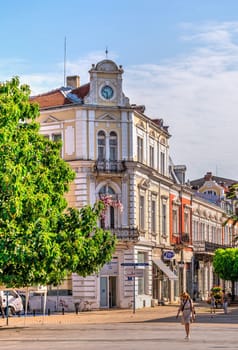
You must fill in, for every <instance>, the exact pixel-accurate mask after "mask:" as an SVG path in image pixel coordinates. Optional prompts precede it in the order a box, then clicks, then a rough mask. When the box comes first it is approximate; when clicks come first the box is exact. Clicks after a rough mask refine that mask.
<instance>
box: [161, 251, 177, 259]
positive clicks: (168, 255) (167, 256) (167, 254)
mask: <svg viewBox="0 0 238 350" xmlns="http://www.w3.org/2000/svg"><path fill="white" fill-rule="evenodd" d="M174 256H175V253H174V252H173V251H172V250H166V251H165V252H163V258H164V260H170V259H173V258H174Z"/></svg>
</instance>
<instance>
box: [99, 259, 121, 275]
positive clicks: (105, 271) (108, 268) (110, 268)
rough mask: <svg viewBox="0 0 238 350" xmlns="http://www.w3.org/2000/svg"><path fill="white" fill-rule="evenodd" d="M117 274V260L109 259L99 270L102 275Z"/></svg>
mask: <svg viewBox="0 0 238 350" xmlns="http://www.w3.org/2000/svg"><path fill="white" fill-rule="evenodd" d="M117 274H118V262H117V261H111V262H109V263H107V264H105V265H104V266H103V267H102V269H101V271H100V275H101V276H102V275H104V276H117Z"/></svg>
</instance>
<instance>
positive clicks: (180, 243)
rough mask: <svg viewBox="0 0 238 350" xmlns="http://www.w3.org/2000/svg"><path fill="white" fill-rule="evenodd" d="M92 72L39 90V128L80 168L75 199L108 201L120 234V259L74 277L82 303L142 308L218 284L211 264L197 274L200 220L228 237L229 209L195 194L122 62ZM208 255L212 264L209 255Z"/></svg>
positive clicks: (111, 223)
mask: <svg viewBox="0 0 238 350" xmlns="http://www.w3.org/2000/svg"><path fill="white" fill-rule="evenodd" d="M89 74H90V82H89V83H88V84H85V85H82V86H79V78H78V77H68V79H67V82H68V84H67V85H70V86H67V87H63V88H60V89H56V90H54V91H51V92H48V93H45V94H42V95H38V96H35V97H32V101H35V102H38V103H39V105H40V116H39V122H40V124H41V129H40V132H41V133H42V134H43V135H44V136H45V137H49V138H50V139H52V140H58V139H61V140H62V143H63V147H62V157H63V159H65V161H67V162H69V164H70V165H71V166H72V168H73V169H74V170H75V173H76V178H75V181H74V183H72V185H71V188H70V191H69V193H68V194H67V200H68V203H69V205H70V206H74V207H76V208H81V207H82V206H84V205H85V204H91V205H93V204H94V203H95V201H96V200H97V199H98V198H101V199H103V200H107V201H109V206H108V209H107V212H106V215H105V219H104V220H102V221H101V222H100V223H99V224H100V225H102V226H103V227H105V228H106V229H109V230H111V232H112V233H113V234H115V235H116V236H117V238H118V244H117V247H116V251H115V254H114V256H113V259H112V261H111V263H110V264H107V265H106V266H104V267H103V269H102V270H101V271H100V273H98V274H95V275H93V276H88V277H86V278H82V277H81V276H78V275H76V274H74V275H73V276H72V279H70V282H69V283H68V289H69V290H71V292H72V295H73V298H74V300H75V301H77V300H85V301H87V302H89V303H90V305H92V307H95V308H99V307H100V308H103V307H105V308H110V307H120V308H127V307H132V306H133V305H134V302H135V305H134V307H136V308H140V307H144V306H151V305H153V303H155V302H156V303H157V302H161V303H163V302H166V301H167V302H176V301H177V300H178V298H179V294H180V292H181V291H183V290H185V289H187V290H188V291H189V292H190V293H193V291H194V290H195V288H198V281H201V282H200V283H203V285H204V288H205V289H208V288H210V284H212V282H211V281H210V282H209V283H210V284H209V285H206V283H207V282H204V281H205V278H206V277H204V276H205V274H207V275H209V276H210V275H211V273H212V272H211V270H209V272H204V273H201V272H198V271H197V270H198V269H197V267H198V264H197V261H198V260H199V259H200V258H199V257H200V256H201V249H203V250H204V248H203V246H202V244H201V243H199V242H200V241H202V240H204V239H205V233H204V236H199V234H198V230H197V227H201V228H202V227H203V226H201V225H204V227H205V230H206V237H209V239H214V240H218V241H219V242H220V240H221V241H222V242H223V241H224V236H223V228H222V210H221V209H220V208H219V207H217V206H216V205H214V204H209V203H208V202H203V201H202V199H199V198H196V199H195V198H194V196H193V194H194V192H193V190H192V189H191V187H190V186H186V185H185V184H184V167H183V166H182V167H178V166H177V167H176V166H174V165H172V163H171V160H170V156H169V139H170V134H169V132H168V127H167V126H165V125H164V122H163V120H162V119H151V118H149V117H148V116H146V115H145V107H144V106H143V105H139V106H138V105H134V104H130V101H129V98H128V97H126V96H125V94H124V92H123V86H122V75H123V69H122V66H117V65H116V64H115V63H114V62H113V61H111V60H108V59H106V60H103V61H101V62H99V63H98V64H96V65H92V67H91V69H90V71H89ZM210 221H212V222H213V224H211V227H210V226H209V225H210ZM198 222H199V224H198ZM199 225H200V226H199ZM208 226H209V227H210V228H209V229H208ZM214 230H215V231H214ZM204 232H205V231H204ZM218 237H219V238H218ZM214 243H215V242H214ZM227 243H230V241H229V242H227ZM193 244H195V245H193ZM201 247H202V248H201ZM205 255H207V254H205ZM202 259H203V258H202ZM199 261H200V260H199ZM203 261H204V263H207V264H210V263H211V261H210V260H209V258H208V259H207V256H206V257H205V259H203ZM196 264H197V265H196ZM200 266H202V265H201V263H200ZM204 266H205V265H204ZM209 266H210V265H209ZM204 271H205V270H204ZM209 278H211V276H210V277H209ZM200 283H199V286H200ZM64 288H65V287H64Z"/></svg>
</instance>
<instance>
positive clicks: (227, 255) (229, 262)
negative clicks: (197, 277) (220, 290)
mask: <svg viewBox="0 0 238 350" xmlns="http://www.w3.org/2000/svg"><path fill="white" fill-rule="evenodd" d="M213 268H214V271H215V272H216V273H217V274H218V276H219V277H220V278H221V279H223V280H224V281H231V282H232V295H234V282H236V281H238V248H226V249H217V250H216V251H215V255H214V258H213Z"/></svg>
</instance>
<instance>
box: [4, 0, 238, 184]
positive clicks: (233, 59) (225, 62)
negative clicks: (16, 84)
mask: <svg viewBox="0 0 238 350" xmlns="http://www.w3.org/2000/svg"><path fill="white" fill-rule="evenodd" d="M0 23H1V28H2V30H1V32H0V42H1V50H0V52H1V54H0V81H5V80H7V79H10V78H11V77H12V76H15V75H18V76H19V77H20V80H21V82H22V83H27V84H29V85H30V87H31V89H32V93H33V94H36V93H41V92H45V91H48V90H52V89H54V88H57V87H59V86H62V85H63V82H64V40H65V37H66V43H67V45H66V47H67V55H66V56H67V59H66V74H67V75H73V74H78V75H80V77H81V82H82V83H85V82H88V78H89V77H88V70H89V69H90V67H91V64H92V63H97V62H98V61H99V60H101V59H103V58H105V49H106V47H108V51H109V54H108V58H109V59H112V60H114V61H115V62H116V63H118V64H122V65H123V68H124V71H125V73H124V80H123V87H124V92H125V94H126V95H127V96H128V97H129V98H130V102H131V103H137V104H144V105H145V106H146V112H145V113H146V114H147V115H148V116H149V117H151V118H163V119H164V124H166V125H169V131H170V133H171V135H172V136H171V139H170V145H171V155H172V158H173V161H174V163H175V164H185V165H186V166H187V178H188V179H190V180H192V179H196V178H200V177H203V176H204V175H205V173H206V172H207V171H212V172H213V174H214V175H218V176H221V177H227V178H231V179H237V180H238V161H237V150H238V146H237V134H238V132H237V130H238V117H237V115H238V98H237V96H238V1H237V0H170V1H168V0H163V1H162V0H120V1H119V0H118V1H116V0H110V1H109V0H104V1H99V0H91V1H90V0H88V1H82V0H71V1H70V2H67V1H62V0H57V1H56V0H41V1H35V2H33V1H30V0H21V1H18V0H12V1H11V2H7V1H5V2H3V1H1V11H0Z"/></svg>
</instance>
